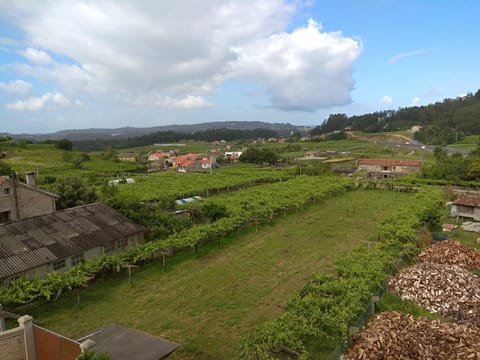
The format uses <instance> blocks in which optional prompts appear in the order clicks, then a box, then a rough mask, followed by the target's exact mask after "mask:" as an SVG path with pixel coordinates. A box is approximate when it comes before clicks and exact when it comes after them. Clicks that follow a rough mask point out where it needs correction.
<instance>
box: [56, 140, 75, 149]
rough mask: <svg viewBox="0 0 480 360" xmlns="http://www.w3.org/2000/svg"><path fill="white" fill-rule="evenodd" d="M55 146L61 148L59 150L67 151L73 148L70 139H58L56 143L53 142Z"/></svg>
mask: <svg viewBox="0 0 480 360" xmlns="http://www.w3.org/2000/svg"><path fill="white" fill-rule="evenodd" d="M55 147H56V148H57V149H61V150H67V151H71V150H72V149H73V144H72V142H71V141H70V140H68V139H62V140H58V141H57V142H56V143H55Z"/></svg>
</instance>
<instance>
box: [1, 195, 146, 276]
mask: <svg viewBox="0 0 480 360" xmlns="http://www.w3.org/2000/svg"><path fill="white" fill-rule="evenodd" d="M143 241H144V228H143V227H142V226H140V225H137V224H135V223H133V222H132V221H130V220H129V219H127V218H126V217H124V216H123V215H121V214H119V213H118V212H117V211H115V210H114V209H112V208H110V207H108V206H107V205H105V204H102V203H93V204H88V205H82V206H77V207H73V208H70V209H66V210H61V211H57V212H54V213H51V214H45V215H39V216H35V217H32V218H28V219H24V220H18V221H15V222H11V223H7V224H3V225H0V280H2V281H4V280H7V281H8V280H10V279H12V278H16V277H18V276H25V277H27V278H30V277H32V276H34V275H36V274H37V275H39V276H43V275H46V274H48V273H50V272H52V271H65V270H68V269H69V268H71V267H72V266H75V265H77V264H79V263H81V262H83V261H86V260H90V259H94V258H96V257H98V256H100V255H103V254H108V253H112V252H117V251H122V250H125V249H127V248H129V247H131V246H136V245H138V244H141V243H143Z"/></svg>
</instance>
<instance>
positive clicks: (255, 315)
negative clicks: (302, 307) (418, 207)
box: [18, 190, 413, 359]
mask: <svg viewBox="0 0 480 360" xmlns="http://www.w3.org/2000/svg"><path fill="white" fill-rule="evenodd" d="M411 196H413V195H411V194H404V193H395V192H386V191H384V192H379V191H366V190H363V191H362V190H358V191H353V192H349V193H346V194H344V195H339V196H336V197H333V198H331V199H328V200H325V201H323V202H320V203H317V204H315V205H312V206H310V207H308V209H307V210H305V211H303V212H300V213H298V214H295V213H292V214H290V215H287V216H286V217H280V218H278V219H277V220H276V222H275V223H274V225H265V226H264V227H262V228H261V229H260V231H259V232H258V233H255V232H254V230H253V229H252V228H250V229H247V230H244V234H243V235H242V236H241V237H240V238H239V239H238V240H235V239H233V238H231V239H226V240H224V242H223V243H222V248H221V249H218V248H216V247H215V246H214V245H210V246H204V247H201V248H200V253H199V254H197V255H194V254H191V253H184V254H181V255H178V256H176V257H174V258H172V259H170V260H169V267H168V270H167V272H163V271H162V270H161V264H160V263H154V264H150V265H147V266H144V267H142V268H140V269H138V270H136V271H135V274H134V283H133V285H131V286H130V285H128V282H127V279H126V275H125V274H123V275H122V276H117V277H115V278H112V279H109V280H105V281H103V282H99V283H97V284H94V285H91V286H90V288H88V289H87V290H84V291H83V292H82V297H81V298H82V303H81V307H80V308H78V307H77V305H76V300H75V297H74V296H73V295H70V296H66V297H64V298H62V299H60V300H58V301H57V302H54V303H45V304H40V305H33V306H28V307H25V308H23V309H19V310H18V311H19V312H20V311H22V312H25V313H29V314H31V315H33V316H34V317H35V318H36V319H38V320H40V321H42V323H43V325H44V326H45V327H47V328H49V329H52V330H55V331H58V332H60V333H62V334H64V335H67V336H71V337H74V338H75V337H78V336H80V335H83V334H85V333H88V332H91V331H92V330H95V329H96V328H98V327H100V326H102V325H105V324H107V323H109V322H112V321H115V322H118V323H121V324H122V325H125V326H129V327H133V328H136V329H139V330H143V331H146V332H149V333H151V334H154V335H157V336H161V337H164V338H166V339H168V340H171V341H175V342H178V343H180V344H182V345H183V346H182V348H181V349H180V350H179V351H177V352H176V353H175V354H174V356H173V358H174V359H185V358H187V359H229V358H234V357H235V355H236V349H237V348H238V345H239V343H240V341H241V337H244V336H248V335H250V334H252V333H253V331H254V330H255V328H257V327H258V326H259V325H260V324H262V323H263V322H265V321H268V320H271V319H273V318H275V317H277V316H278V315H279V314H280V313H281V312H282V311H283V307H284V306H285V304H286V301H287V299H288V298H289V296H290V295H291V294H292V293H293V292H295V291H298V290H299V289H300V288H302V287H303V286H304V285H305V284H306V283H307V281H308V280H309V278H310V277H311V275H312V274H313V273H316V272H329V271H332V269H333V267H332V262H333V260H334V258H336V257H337V256H340V255H342V254H345V253H346V252H348V251H349V250H350V249H351V248H352V247H353V246H355V245H357V244H361V241H362V240H367V239H368V238H369V235H370V234H371V233H372V230H373V227H374V225H375V224H376V223H378V222H379V221H380V220H381V219H382V218H383V217H384V216H385V215H386V214H388V213H390V212H391V211H393V210H394V209H395V207H396V205H400V204H401V203H403V202H405V201H408V200H409V198H410V197H411Z"/></svg>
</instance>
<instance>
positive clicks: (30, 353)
mask: <svg viewBox="0 0 480 360" xmlns="http://www.w3.org/2000/svg"><path fill="white" fill-rule="evenodd" d="M17 321H18V324H19V325H20V327H21V328H23V336H24V340H25V355H26V356H25V359H26V360H36V359H37V355H36V353H35V338H34V335H33V318H32V317H31V316H29V315H24V316H22V317H21V318H19V319H18V320H17Z"/></svg>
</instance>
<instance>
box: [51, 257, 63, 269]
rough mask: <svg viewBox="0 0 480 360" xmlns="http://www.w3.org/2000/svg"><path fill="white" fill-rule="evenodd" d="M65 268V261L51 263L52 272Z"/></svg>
mask: <svg viewBox="0 0 480 360" xmlns="http://www.w3.org/2000/svg"><path fill="white" fill-rule="evenodd" d="M64 267H65V259H62V260H58V261H55V262H54V263H53V270H59V269H63V268H64Z"/></svg>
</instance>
